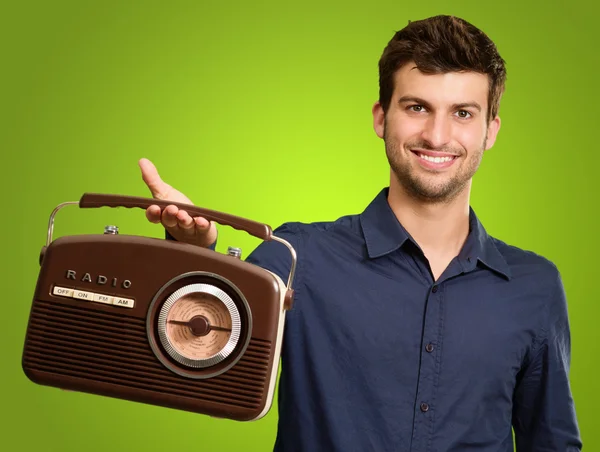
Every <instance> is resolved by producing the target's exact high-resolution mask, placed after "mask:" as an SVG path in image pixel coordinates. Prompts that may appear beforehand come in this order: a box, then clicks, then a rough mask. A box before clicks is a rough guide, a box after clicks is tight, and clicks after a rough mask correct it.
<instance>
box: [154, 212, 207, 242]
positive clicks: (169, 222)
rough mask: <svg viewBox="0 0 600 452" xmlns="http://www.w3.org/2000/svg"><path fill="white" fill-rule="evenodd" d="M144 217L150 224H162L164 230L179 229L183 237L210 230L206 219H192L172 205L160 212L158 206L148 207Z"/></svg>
mask: <svg viewBox="0 0 600 452" xmlns="http://www.w3.org/2000/svg"><path fill="white" fill-rule="evenodd" d="M146 217H147V218H148V220H150V221H151V222H152V223H162V225H163V226H164V227H165V228H169V229H172V228H179V229H180V230H181V231H182V232H183V233H184V234H185V235H194V234H196V233H201V234H203V233H206V232H207V231H208V230H209V228H210V222H209V221H208V220H207V219H206V218H203V217H194V218H193V217H191V216H190V214H188V213H187V212H186V211H185V210H180V209H179V208H178V207H177V206H174V205H169V206H167V207H166V208H165V209H164V210H162V212H161V209H160V207H159V206H150V207H148V209H147V210H146Z"/></svg>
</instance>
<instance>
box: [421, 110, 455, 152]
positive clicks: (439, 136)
mask: <svg viewBox="0 0 600 452" xmlns="http://www.w3.org/2000/svg"><path fill="white" fill-rule="evenodd" d="M451 130H452V124H451V120H450V119H449V118H446V117H443V116H441V115H432V116H431V117H429V118H428V119H427V121H426V123H425V126H424V129H423V132H422V134H421V135H422V138H423V139H424V140H425V141H427V142H428V143H429V145H430V146H431V147H432V148H433V149H438V148H441V147H443V146H445V145H446V144H448V142H449V141H450V136H451Z"/></svg>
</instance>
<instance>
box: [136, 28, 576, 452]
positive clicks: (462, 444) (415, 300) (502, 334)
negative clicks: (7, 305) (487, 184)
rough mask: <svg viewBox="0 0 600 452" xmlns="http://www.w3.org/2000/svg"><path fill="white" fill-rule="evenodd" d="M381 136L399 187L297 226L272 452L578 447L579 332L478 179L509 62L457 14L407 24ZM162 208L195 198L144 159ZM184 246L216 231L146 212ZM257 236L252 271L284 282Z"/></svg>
mask: <svg viewBox="0 0 600 452" xmlns="http://www.w3.org/2000/svg"><path fill="white" fill-rule="evenodd" d="M379 69H380V98H379V101H378V102H377V103H376V104H375V105H374V107H373V121H374V128H375V132H376V133H377V135H378V136H379V137H380V138H382V139H383V140H384V142H385V149H386V153H387V157H388V161H389V163H390V184H389V187H387V188H385V189H384V190H382V191H381V192H380V193H379V195H378V196H377V197H376V198H375V199H374V200H373V202H372V203H371V204H370V205H369V206H368V207H367V208H366V209H365V210H364V212H363V213H362V214H360V215H348V216H345V217H343V218H340V219H338V220H336V221H332V222H322V223H312V224H302V223H287V224H284V225H283V226H281V227H280V228H278V229H277V230H276V231H275V234H276V235H278V236H280V237H282V238H285V239H286V240H288V241H289V242H291V243H292V244H293V246H294V247H295V249H296V250H297V253H298V268H297V274H296V278H295V289H296V294H295V304H294V308H293V309H292V310H291V311H290V312H289V313H288V316H287V323H286V332H285V339H284V348H283V352H282V374H281V379H280V383H279V396H280V399H279V428H278V434H277V439H276V443H275V450H276V451H286V452H287V451H307V452H315V451H327V452H333V451H340V452H351V451H361V452H362V451H420V452H425V451H431V452H450V451H489V452H491V451H495V452H497V451H504V452H506V451H512V450H513V437H512V432H513V429H514V435H515V442H516V446H517V450H518V451H519V452H525V451H540V452H541V451H560V452H568V451H579V450H581V448H582V444H581V440H580V435H579V430H578V425H577V420H576V415H575V409H574V404H573V400H572V395H571V391H570V387H569V378H568V372H569V365H570V331H569V322H568V316H567V306H566V300H565V294H564V290H563V286H562V283H561V279H560V275H559V272H558V271H557V269H556V267H555V266H554V265H553V264H552V263H551V262H549V261H548V260H546V259H545V258H543V257H541V256H538V255H536V254H534V253H532V252H528V251H523V250H520V249H518V248H516V247H513V246H509V245H507V244H505V243H503V242H501V241H499V240H497V239H495V238H493V237H490V236H489V235H488V234H487V233H486V232H485V230H484V228H483V226H482V225H481V223H480V222H479V221H478V219H477V217H476V215H475V213H474V211H473V210H472V209H471V208H470V204H469V197H470V189H471V180H472V177H473V175H474V174H475V172H476V170H477V168H478V166H479V164H480V162H481V159H482V156H483V154H484V151H485V150H487V149H489V148H491V147H492V146H493V144H494V142H495V140H496V136H497V134H498V131H499V129H500V118H499V116H498V110H499V104H500V98H501V95H502V93H503V90H504V82H505V77H506V74H505V67H504V61H503V60H502V58H501V57H500V55H499V54H498V52H497V50H496V47H495V45H494V44H493V43H492V42H491V41H490V40H489V38H488V37H487V36H486V35H485V34H484V33H483V32H481V31H480V30H478V29H477V28H475V27H474V26H472V25H471V24H469V23H467V22H466V21H464V20H461V19H458V18H456V17H448V16H438V17H432V18H429V19H427V20H422V21H417V22H412V23H410V24H409V25H408V26H407V27H405V28H404V29H403V30H401V31H399V32H398V33H396V35H395V36H394V37H393V38H392V40H391V41H390V42H389V44H388V46H387V47H386V49H385V51H384V53H383V56H382V57H381V60H380V63H379ZM140 166H141V169H142V175H143V178H144V181H145V182H146V184H147V185H148V187H149V188H150V190H151V192H152V195H153V196H154V197H155V198H159V199H167V200H172V201H180V202H190V203H191V201H190V200H189V199H188V198H186V197H185V196H184V195H183V194H181V193H180V192H178V191H176V190H175V189H173V188H172V187H171V186H169V185H167V184H166V183H165V182H163V181H162V180H161V179H160V177H159V175H158V172H157V171H156V168H154V166H153V165H152V164H151V163H150V162H149V161H148V160H145V159H143V160H141V161H140ZM146 215H147V217H148V219H149V220H150V221H152V222H155V223H159V222H161V223H162V224H163V225H164V226H165V228H166V230H167V232H168V234H169V235H170V236H172V238H174V239H176V240H182V241H186V242H189V243H194V244H197V245H199V246H210V245H213V244H214V242H215V240H216V238H217V230H216V227H215V226H214V225H212V224H209V223H208V222H207V221H206V220H205V219H202V218H191V217H190V216H189V215H188V214H187V213H186V212H184V211H178V209H177V208H176V207H175V206H170V207H168V208H165V209H164V210H163V211H162V212H161V209H160V208H158V207H157V206H152V207H150V208H148V210H147V213H146ZM289 259H290V258H289V255H288V252H287V250H286V249H285V248H284V247H283V246H282V245H280V244H278V243H274V242H268V243H263V244H261V245H260V246H258V247H257V249H256V250H255V251H254V252H253V253H252V254H251V255H250V256H249V257H248V259H247V260H248V261H249V262H252V263H255V264H257V265H260V266H261V267H265V268H267V269H269V270H271V271H273V272H275V273H277V274H278V275H279V276H280V277H281V278H282V279H283V280H286V278H287V272H288V271H289V263H290V260H289Z"/></svg>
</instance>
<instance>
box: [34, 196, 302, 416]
mask: <svg viewBox="0 0 600 452" xmlns="http://www.w3.org/2000/svg"><path fill="white" fill-rule="evenodd" d="M73 204H74V205H77V204H78V205H79V207H80V208H91V207H104V206H107V207H139V208H142V209H146V208H147V207H149V206H150V205H152V204H154V205H159V206H161V207H163V208H164V207H166V206H167V205H169V204H175V205H177V206H178V207H179V208H180V209H184V210H186V211H187V212H188V213H190V215H192V216H203V217H205V218H207V219H209V220H212V221H215V222H217V223H219V224H222V225H227V226H231V227H233V228H236V229H240V230H243V231H246V232H248V233H249V234H251V235H253V236H256V237H258V238H261V239H263V240H265V241H267V240H274V241H278V242H280V243H281V244H282V245H281V246H286V247H287V248H288V249H289V251H290V253H291V257H292V259H291V261H290V262H291V267H290V274H289V278H288V281H287V283H284V282H283V281H282V280H281V279H280V278H279V277H278V276H277V275H275V274H273V273H271V272H269V271H268V270H266V269H263V268H261V267H258V266H256V265H253V264H251V263H248V262H245V261H243V260H241V259H240V257H239V254H238V253H237V252H236V251H237V250H235V249H234V250H231V249H230V250H229V251H228V254H223V253H219V252H216V251H213V250H210V249H206V248H201V247H198V246H194V245H189V244H186V243H181V242H176V241H172V240H163V239H157V238H151V237H142V236H135V235H124V234H118V230H117V228H116V227H106V228H105V231H104V232H103V233H101V234H91V235H74V236H64V237H60V238H58V239H56V240H53V239H52V233H53V227H54V218H55V215H56V213H57V212H58V211H59V210H60V209H61V208H62V207H64V206H66V205H73ZM40 266H41V268H40V272H39V276H38V280H37V285H36V288H35V293H34V296H33V302H32V306H31V312H30V317H29V323H28V326H27V333H26V338H25V344H24V350H23V358H22V366H23V369H24V372H25V374H26V375H27V377H28V378H29V379H30V380H32V381H33V382H35V383H38V384H41V385H48V386H55V387H58V388H63V389H67V390H73V391H82V392H87V393H92V394H97V395H102V396H108V397H115V398H120V399H125V400H131V401H135V402H140V403H147V404H152V405H157V406H163V407H169V408H173V409H179V410H186V411H191V412H195V413H200V414H206V415H209V416H214V417H220V418H227V419H233V420H238V421H249V420H256V419H260V418H261V417H263V416H264V415H265V414H266V413H267V412H268V411H269V409H270V407H271V405H272V400H273V393H274V390H275V382H276V378H277V371H278V365H279V357H280V350H281V343H282V337H283V329H284V322H285V313H286V310H288V309H290V308H291V305H292V299H293V290H292V282H293V278H294V271H295V267H296V253H295V250H294V248H293V247H292V246H291V245H290V244H289V243H288V242H287V241H285V240H283V239H281V238H279V237H276V236H275V235H273V233H272V230H271V228H270V227H269V226H267V225H265V224H261V223H257V222H254V221H251V220H248V219H244V218H240V217H236V216H233V215H228V214H225V213H222V212H216V211H212V210H207V209H202V208H199V207H196V206H192V205H186V204H178V203H172V202H167V201H161V200H156V199H146V198H139V197H129V196H115V195H107V194H84V195H83V196H82V197H81V199H80V201H79V202H66V203H62V204H60V205H59V206H57V207H56V209H54V211H53V212H52V214H51V215H50V221H49V225H48V235H47V241H46V246H44V247H43V248H42V253H41V255H40Z"/></svg>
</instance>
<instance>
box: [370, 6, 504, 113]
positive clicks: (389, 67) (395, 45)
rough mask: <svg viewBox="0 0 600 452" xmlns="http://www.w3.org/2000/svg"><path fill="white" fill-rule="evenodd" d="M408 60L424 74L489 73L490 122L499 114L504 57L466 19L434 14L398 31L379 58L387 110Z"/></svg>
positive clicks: (381, 98)
mask: <svg viewBox="0 0 600 452" xmlns="http://www.w3.org/2000/svg"><path fill="white" fill-rule="evenodd" d="M409 61H413V62H414V63H415V64H416V66H417V67H418V68H419V70H420V71H421V72H423V73H425V74H440V73H446V72H459V71H473V72H479V73H482V74H486V75H487V76H488V78H489V80H490V89H489V94H488V112H487V114H488V122H489V121H491V120H492V119H493V118H495V117H496V115H497V114H498V110H499V108H500V98H501V97H502V93H503V92H504V84H505V82H506V68H505V63H504V60H503V59H502V57H501V56H500V54H499V53H498V50H497V49H496V45H495V44H494V43H493V42H492V41H491V40H490V38H488V36H487V35H486V34H485V33H483V32H482V31H481V30H479V29H478V28H476V27H475V26H473V25H471V24H470V23H469V22H467V21H466V20H464V19H460V18H458V17H454V16H443V15H441V16H435V17H430V18H428V19H424V20H419V21H415V22H409V24H408V25H407V26H406V27H404V28H403V29H402V30H400V31H398V32H396V34H395V35H394V37H393V38H392V39H391V40H390V42H389V43H388V45H387V46H386V48H385V49H384V51H383V55H382V56H381V59H380V60H379V102H380V103H381V106H382V107H383V111H384V112H387V110H388V108H389V105H390V101H391V97H392V93H393V92H394V74H395V73H396V71H398V69H400V68H401V67H402V65H404V64H406V63H407V62H409Z"/></svg>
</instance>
